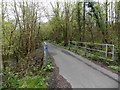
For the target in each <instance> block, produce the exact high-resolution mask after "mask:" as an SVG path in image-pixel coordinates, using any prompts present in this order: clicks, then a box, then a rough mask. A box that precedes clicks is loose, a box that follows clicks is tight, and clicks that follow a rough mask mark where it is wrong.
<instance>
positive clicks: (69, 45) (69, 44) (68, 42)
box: [68, 41, 70, 50]
mask: <svg viewBox="0 0 120 90" xmlns="http://www.w3.org/2000/svg"><path fill="white" fill-rule="evenodd" d="M68 47H69V50H70V41H68Z"/></svg>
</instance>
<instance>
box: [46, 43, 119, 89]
mask: <svg viewBox="0 0 120 90" xmlns="http://www.w3.org/2000/svg"><path fill="white" fill-rule="evenodd" d="M48 51H49V53H50V54H51V56H52V57H53V58H54V59H55V63H56V65H57V66H58V67H59V73H60V75H62V76H63V77H64V78H65V79H66V80H67V81H68V82H69V83H70V84H71V86H72V88H118V82H117V81H118V75H117V74H114V73H112V72H110V71H108V70H106V69H104V68H102V67H100V66H99V65H96V64H94V63H93V62H91V61H89V60H87V59H86V58H83V57H81V56H79V55H76V54H75V53H73V52H70V51H68V50H65V49H62V48H59V47H57V46H54V45H52V44H50V43H48Z"/></svg>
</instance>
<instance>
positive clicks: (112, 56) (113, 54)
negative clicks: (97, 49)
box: [112, 45, 114, 60]
mask: <svg viewBox="0 0 120 90" xmlns="http://www.w3.org/2000/svg"><path fill="white" fill-rule="evenodd" d="M112 59H113V60H114V45H113V48H112Z"/></svg>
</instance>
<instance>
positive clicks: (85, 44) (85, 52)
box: [85, 42, 87, 56]
mask: <svg viewBox="0 0 120 90" xmlns="http://www.w3.org/2000/svg"><path fill="white" fill-rule="evenodd" d="M86 53H87V43H86V42H85V56H86Z"/></svg>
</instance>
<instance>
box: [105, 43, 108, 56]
mask: <svg viewBox="0 0 120 90" xmlns="http://www.w3.org/2000/svg"><path fill="white" fill-rule="evenodd" d="M105 54H106V57H107V56H108V44H106V53H105Z"/></svg>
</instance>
